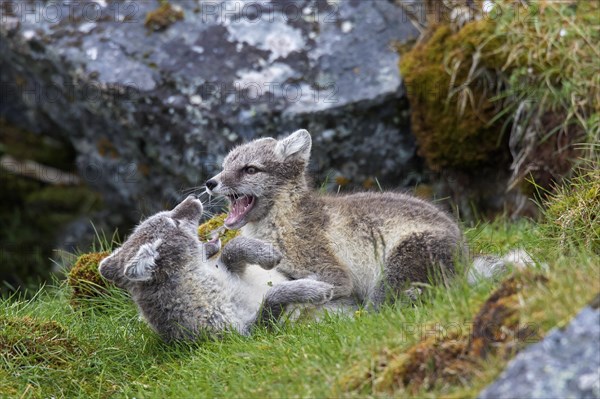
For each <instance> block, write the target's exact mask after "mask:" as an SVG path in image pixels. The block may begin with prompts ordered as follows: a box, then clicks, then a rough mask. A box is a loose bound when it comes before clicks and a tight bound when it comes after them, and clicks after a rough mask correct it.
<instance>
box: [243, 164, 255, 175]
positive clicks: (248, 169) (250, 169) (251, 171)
mask: <svg viewBox="0 0 600 399" xmlns="http://www.w3.org/2000/svg"><path fill="white" fill-rule="evenodd" d="M244 172H246V173H247V174H249V175H253V174H255V173H258V169H257V168H255V167H254V166H246V167H245V168H244Z"/></svg>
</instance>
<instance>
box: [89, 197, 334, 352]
mask: <svg viewBox="0 0 600 399" xmlns="http://www.w3.org/2000/svg"><path fill="white" fill-rule="evenodd" d="M201 215H202V203H201V202H200V201H199V200H198V199H196V198H194V197H188V198H187V199H185V200H184V201H183V202H182V203H180V204H179V205H177V206H176V207H175V208H174V209H173V210H172V211H165V212H160V213H158V214H156V215H154V216H151V217H149V218H148V219H146V220H145V221H143V222H142V223H141V224H140V225H139V226H138V227H137V228H136V229H135V230H134V231H133V233H132V234H131V235H130V236H129V238H128V239H127V240H126V241H125V243H123V245H122V246H121V247H120V248H118V249H116V250H115V251H114V252H113V253H112V254H111V255H110V256H109V257H107V258H105V259H104V260H103V261H102V262H101V263H100V266H99V271H100V273H101V274H102V276H104V277H105V278H106V279H108V280H110V281H113V282H115V284H116V285H117V286H119V287H121V288H124V289H126V290H127V291H129V293H130V294H131V297H132V299H133V300H134V302H135V303H136V304H137V305H138V308H139V310H140V313H141V314H142V316H143V317H144V318H145V320H146V321H147V322H148V324H149V325H150V326H151V327H152V328H153V329H154V330H155V331H156V332H157V333H158V334H159V335H160V336H161V337H162V338H163V339H164V340H166V341H171V340H180V339H193V338H196V337H197V336H198V335H201V334H204V333H208V334H210V333H219V332H223V331H225V330H228V329H233V330H236V331H238V332H240V333H242V334H248V333H249V332H250V330H251V327H252V326H253V325H254V324H255V323H257V322H260V321H261V319H259V314H258V313H259V310H260V309H261V306H262V307H263V308H265V309H266V310H267V311H268V312H269V314H270V313H276V314H277V312H280V311H282V310H284V309H285V308H286V306H287V305H289V304H294V303H300V304H317V305H320V304H323V303H326V302H328V301H329V300H330V299H331V297H332V295H333V286H332V285H330V284H327V283H324V282H321V281H315V280H310V279H304V280H303V282H301V283H300V284H299V285H297V286H295V287H292V289H288V287H287V286H286V284H289V281H287V280H288V279H287V278H286V277H285V276H284V275H282V274H281V273H279V272H277V271H275V270H268V269H273V267H275V266H276V265H277V263H278V262H279V260H280V258H281V254H280V253H279V252H278V251H277V250H276V249H274V248H273V247H272V245H270V244H267V243H265V242H261V241H259V240H256V239H251V238H245V237H237V238H235V239H234V240H233V241H231V242H230V243H229V244H228V245H226V246H225V248H223V252H222V255H221V257H220V259H219V260H213V259H208V258H209V257H210V255H212V254H215V253H216V252H217V251H218V249H219V248H218V247H217V248H215V246H214V245H212V244H202V243H201V242H200V240H199V238H198V232H197V231H198V224H199V221H200V217H201ZM248 263H249V264H248ZM252 264H259V265H260V267H259V266H256V265H252ZM295 288H297V289H296V290H295ZM271 308H272V310H271Z"/></svg>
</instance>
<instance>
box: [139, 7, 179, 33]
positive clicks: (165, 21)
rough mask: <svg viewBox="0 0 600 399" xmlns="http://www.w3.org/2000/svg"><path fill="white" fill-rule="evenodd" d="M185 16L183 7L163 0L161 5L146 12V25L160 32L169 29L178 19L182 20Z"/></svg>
mask: <svg viewBox="0 0 600 399" xmlns="http://www.w3.org/2000/svg"><path fill="white" fill-rule="evenodd" d="M183 17H184V15H183V10H182V9H181V8H179V7H178V6H172V5H171V4H170V3H168V2H166V1H163V2H162V4H161V5H160V7H158V8H157V9H156V10H153V11H150V12H148V14H146V21H145V22H144V26H146V28H147V29H150V30H152V31H155V32H158V31H162V30H165V29H167V28H168V27H169V26H171V25H173V24H174V23H175V22H177V21H181V20H182V19H183Z"/></svg>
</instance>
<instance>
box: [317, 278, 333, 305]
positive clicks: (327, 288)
mask: <svg viewBox="0 0 600 399" xmlns="http://www.w3.org/2000/svg"><path fill="white" fill-rule="evenodd" d="M321 284H323V287H322V288H321V291H320V293H319V294H320V295H319V297H318V298H317V301H316V302H315V304H316V305H323V304H326V303H327V302H329V301H331V300H332V299H333V294H334V292H335V287H334V286H333V285H331V284H327V283H321Z"/></svg>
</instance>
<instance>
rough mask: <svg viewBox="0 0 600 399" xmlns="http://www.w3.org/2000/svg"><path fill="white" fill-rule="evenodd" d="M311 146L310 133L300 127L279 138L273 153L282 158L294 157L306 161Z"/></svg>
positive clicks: (308, 157)
mask: <svg viewBox="0 0 600 399" xmlns="http://www.w3.org/2000/svg"><path fill="white" fill-rule="evenodd" d="M311 146H312V140H311V138H310V133H308V131H307V130H305V129H300V130H296V131H295V132H294V133H292V134H290V135H289V136H287V137H286V138H284V139H281V140H279V141H278V142H277V145H276V146H275V153H276V154H277V156H279V157H281V158H282V159H288V158H290V157H294V158H297V159H301V160H303V161H304V162H308V160H309V159H310V148H311Z"/></svg>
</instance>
